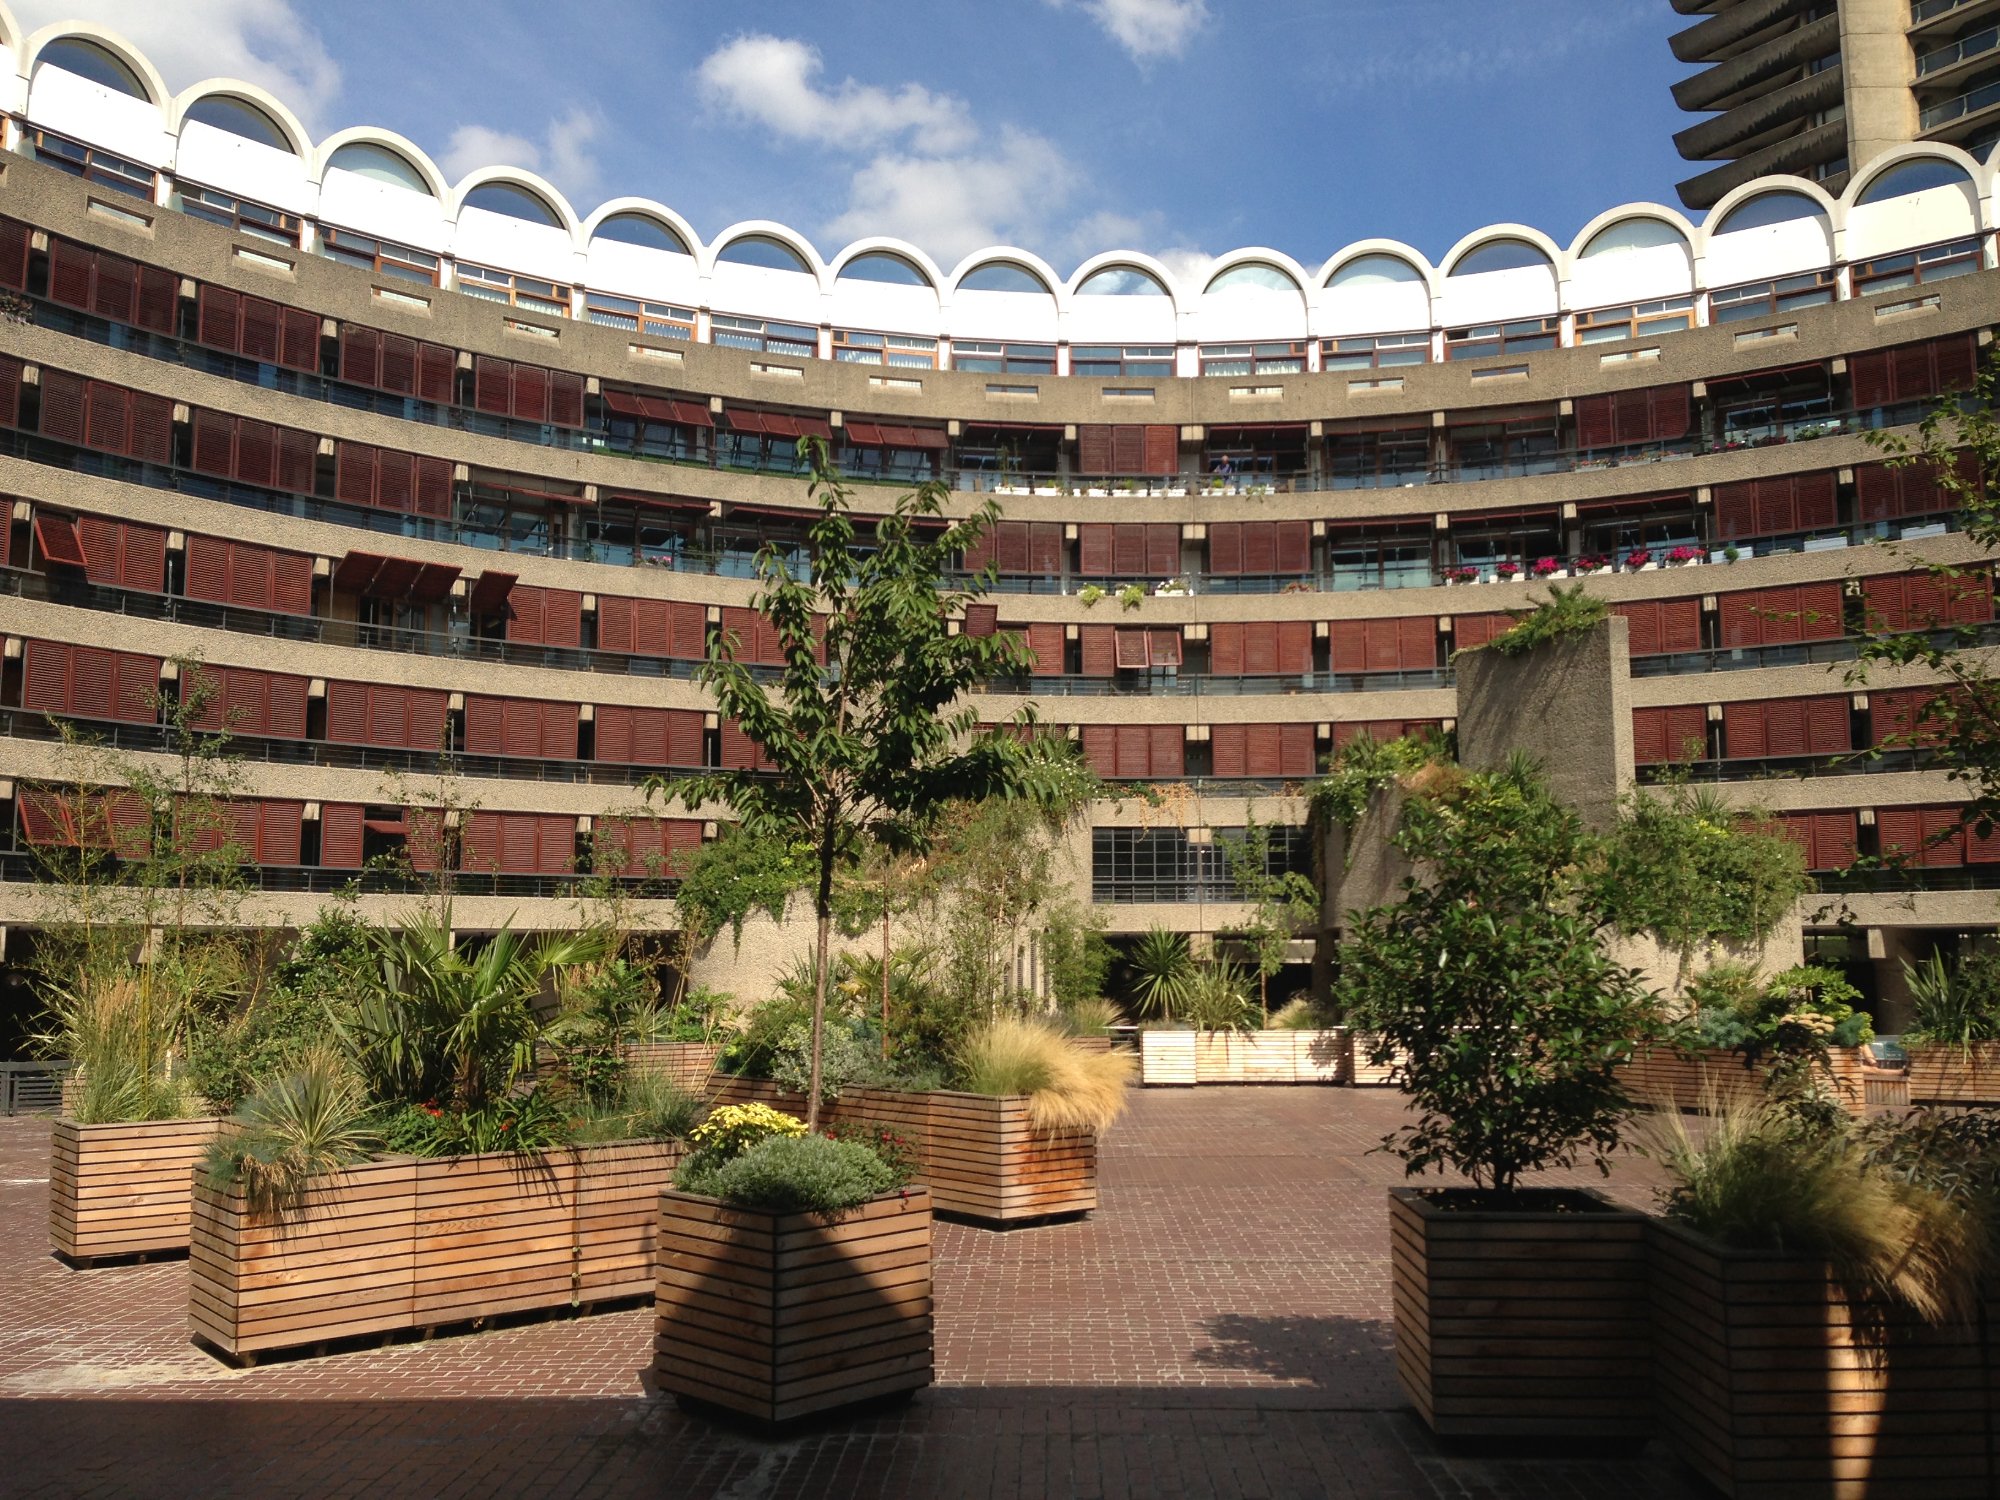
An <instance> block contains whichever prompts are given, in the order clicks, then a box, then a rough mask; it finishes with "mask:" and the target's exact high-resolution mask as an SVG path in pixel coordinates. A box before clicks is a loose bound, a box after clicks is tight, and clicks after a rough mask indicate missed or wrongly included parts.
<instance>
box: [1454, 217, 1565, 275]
mask: <svg viewBox="0 0 2000 1500" xmlns="http://www.w3.org/2000/svg"><path fill="white" fill-rule="evenodd" d="M1499 240H1522V241H1524V242H1526V243H1527V244H1529V245H1532V246H1533V247H1534V248H1535V249H1537V250H1539V251H1541V253H1542V254H1543V255H1544V256H1545V257H1547V259H1548V263H1549V269H1550V270H1552V271H1553V272H1554V273H1555V274H1556V277H1557V278H1558V279H1559V280H1560V279H1561V278H1562V275H1563V272H1564V259H1565V257H1564V252H1563V248H1562V246H1560V245H1558V244H1557V243H1556V242H1555V241H1554V240H1552V239H1550V238H1549V237H1548V236H1547V235H1546V234H1543V233H1542V231H1541V230H1539V229H1532V228H1530V227H1529V226H1528V225H1526V224H1489V225H1487V226H1486V227H1485V228H1484V229H1475V230H1473V231H1472V233H1470V234H1468V235H1466V236H1465V237H1464V238H1463V239H1461V240H1460V241H1459V242H1458V243H1457V244H1455V245H1453V246H1452V247H1451V249H1449V250H1447V251H1446V252H1445V257H1444V259H1443V260H1441V261H1439V262H1438V274H1439V276H1440V277H1441V278H1442V279H1444V280H1446V281H1449V280H1450V279H1451V278H1452V276H1453V275H1454V274H1456V267H1457V265H1458V263H1459V262H1460V261H1462V260H1464V259H1465V258H1466V257H1467V256H1468V255H1470V254H1472V252H1473V251H1475V250H1478V249H1480V248H1482V247H1484V246H1486V245H1490V244H1493V243H1494V242H1496V241H1499ZM1473 274H1475V275H1477V274H1480V273H1478V272H1474V273H1473Z"/></svg>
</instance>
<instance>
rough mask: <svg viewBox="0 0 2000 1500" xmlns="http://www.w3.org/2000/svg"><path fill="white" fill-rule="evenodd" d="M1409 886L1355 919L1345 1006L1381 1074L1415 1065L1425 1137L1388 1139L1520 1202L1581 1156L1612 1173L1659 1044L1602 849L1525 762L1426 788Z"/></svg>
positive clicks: (1408, 822)
mask: <svg viewBox="0 0 2000 1500" xmlns="http://www.w3.org/2000/svg"><path fill="white" fill-rule="evenodd" d="M1393 837H1394V841H1395V844H1396V847H1397V848H1398V849H1400V850H1401V851H1402V852H1403V853H1404V854H1405V855H1407V856H1408V857H1409V858H1410V860H1411V861H1412V864H1413V865H1414V867H1415V874H1414V875H1412V876H1411V877H1410V878H1408V879H1406V880H1405V881H1404V882H1403V889H1402V900H1401V901H1400V902H1398V903H1396V904H1394V905H1389V906H1379V907H1376V908H1374V909H1372V910H1369V911H1363V912H1356V913H1353V914H1351V916H1350V918H1349V934H1350V935H1349V937H1348V939H1347V941H1346V942H1345V943H1344V944H1343V945H1342V947H1341V951H1340V981H1339V990H1338V993H1339V997H1340V999H1341V1001H1342V1002H1343V1004H1344V1008H1345V1010H1346V1013H1347V1015H1348V1017H1349V1019H1350V1020H1351V1021H1352V1022H1353V1023H1354V1025H1355V1026H1356V1028H1357V1029H1358V1030H1361V1031H1364V1032H1370V1033H1373V1034H1374V1035H1375V1036H1376V1038H1377V1041H1376V1044H1375V1060H1376V1061H1377V1062H1385V1061H1387V1060H1389V1059H1390V1058H1391V1057H1393V1056H1394V1055H1395V1054H1396V1053H1398V1052H1401V1053H1403V1054H1405V1055H1406V1057H1407V1061H1406V1062H1405V1063H1404V1064H1403V1068H1404V1085H1405V1087H1406V1088H1407V1090H1408V1091H1409V1093H1410V1095H1411V1098H1412V1101H1413V1103H1414V1106H1415V1108H1416V1110H1417V1113H1418V1119H1417V1122H1416V1123H1415V1124H1414V1125H1409V1126H1406V1127H1404V1128H1402V1129H1400V1130H1398V1131H1396V1132H1394V1133H1393V1134H1392V1135H1390V1136H1389V1137H1387V1139H1386V1141H1385V1144H1387V1145H1389V1146H1390V1147H1391V1148H1392V1149H1394V1150H1395V1151H1396V1152H1397V1153H1398V1154H1400V1155H1401V1156H1402V1157H1403V1159H1404V1162H1405V1165H1406V1166H1407V1168H1408V1171H1409V1173H1410V1175H1412V1176H1416V1175H1418V1174H1420V1173H1423V1172H1426V1171H1429V1170H1431V1169H1433V1168H1435V1169H1437V1170H1440V1171H1442V1170H1445V1169H1447V1168H1455V1169H1457V1170H1458V1171H1460V1172H1463V1173H1464V1174H1465V1175H1466V1176H1468V1177H1470V1178H1471V1179H1472V1181H1473V1182H1474V1183H1475V1184H1476V1185H1477V1186H1479V1187H1483V1188H1490V1189H1494V1190H1496V1191H1503V1192H1504V1191H1510V1190H1512V1189H1513V1188H1515V1187H1516V1186H1518V1184H1519V1180H1520V1178H1521V1176H1522V1174H1523V1173H1526V1172H1530V1171H1533V1170H1536V1169H1538V1168H1541V1167H1546V1166H1569V1165H1572V1164H1573V1163H1574V1162H1575V1161H1576V1160H1577V1159H1578V1157H1579V1156H1587V1158H1588V1159H1590V1160H1592V1161H1594V1162H1595V1163H1596V1164H1597V1165H1598V1167H1599V1168H1600V1169H1605V1170H1608V1158H1609V1156H1610V1153H1611V1152H1612V1151H1613V1150H1615V1149H1616V1146H1617V1142H1618V1126H1619V1122H1620V1120H1621V1119H1622V1118H1623V1116H1624V1114H1625V1113H1626V1111H1627V1109H1628V1108H1629V1103H1628V1101H1627V1099H1626V1097H1625V1094H1624V1091H1623V1089H1622V1088H1621V1087H1620V1086H1619V1083H1618V1079H1617V1076H1616V1073H1617V1069H1618V1067H1619V1065H1620V1064H1622V1063H1624V1062H1625V1061H1627V1060H1628V1059H1629V1058H1630V1057H1631V1056H1632V1055H1633V1053H1634V1051H1635V1049H1637V1048H1639V1047H1641V1046H1643V1045H1645V1044H1647V1043H1648V1042H1649V1041H1650V1040H1651V1039H1652V1038H1654V1037H1656V1036H1658V1035H1661V1034H1662V1027H1661V1022H1660V1018H1659V1016H1658V1014H1657V1012H1656V1009H1655V1002H1654V1000H1653V997H1652V996H1650V995H1648V994H1647V993H1646V992H1645V990H1644V989H1643V988H1642V987H1641V986H1640V984H1639V981H1638V976H1637V975H1636V974H1635V973H1634V972H1633V971H1631V970H1629V969H1625V968H1622V967H1620V966H1619V965H1618V964H1616V963H1614V962H1612V960H1611V959H1610V957H1609V956H1608V955H1607V954H1606V952H1605V949H1604V942H1603V939H1604V935H1605V932H1606V930H1607V928H1608V927H1609V925H1610V913H1609V912H1608V911H1606V910H1605V909H1604V907H1603V905H1602V901H1601V888H1600V887H1598V886H1597V885H1596V884H1595V883H1594V882H1593V881H1592V880H1591V879H1590V876H1589V873H1588V870H1589V866H1590V864H1591V861H1592V858H1593V854H1594V851H1593V848H1592V845H1593V842H1594V841H1593V839H1592V837H1591V835H1590V834H1589V833H1588V831H1587V830H1586V829H1585V828H1584V826H1583V823H1582V820H1581V819H1580V818H1579V817H1578V816H1577V815H1576V813H1575V812H1573V811H1572V810H1571V809H1569V808H1566V807H1564V806H1562V805H1561V804H1560V803H1558V802H1557V801H1555V799H1554V798H1553V797H1551V796H1550V795H1549V792H1548V789H1547V787H1546V786H1545V784H1544V783H1543V782H1542V780H1541V778H1540V775H1539V774H1538V772H1537V771H1536V770H1535V768H1534V767H1533V765H1532V764H1531V763H1528V762H1526V761H1525V760H1518V759H1517V760H1516V761H1515V762H1513V763H1510V764H1509V765H1507V766H1505V767H1503V768H1501V769H1500V770H1498V771H1493V772H1485V773H1465V772H1460V773H1456V774H1454V775H1450V776H1438V777H1434V778H1433V779H1432V781H1431V782H1430V784H1429V785H1428V786H1427V788H1426V790H1425V791H1424V792H1423V793H1422V794H1421V795H1419V794H1415V793H1413V794H1412V795H1411V796H1410V797H1409V798H1408V800H1407V801H1406V803H1405V805H1404V811H1403V815H1402V819H1401V822H1400V824H1399V826H1398V828H1397V830H1396V832H1395V834H1394V836H1393Z"/></svg>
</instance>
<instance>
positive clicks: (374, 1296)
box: [188, 1141, 680, 1357]
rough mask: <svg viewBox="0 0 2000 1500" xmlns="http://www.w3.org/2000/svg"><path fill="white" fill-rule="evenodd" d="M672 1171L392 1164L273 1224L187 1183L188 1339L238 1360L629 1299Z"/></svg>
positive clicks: (535, 1155) (595, 1163)
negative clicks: (190, 1214)
mask: <svg viewBox="0 0 2000 1500" xmlns="http://www.w3.org/2000/svg"><path fill="white" fill-rule="evenodd" d="M679 1160H680V1148H679V1147H678V1146H673V1145H668V1144H665V1143H660V1142H652V1141H634V1142H625V1143H621V1144H617V1145H609V1146H585V1147H580V1148H576V1149H554V1150H547V1151H528V1152H521V1153H518V1154H517V1153H504V1152H502V1153H493V1154H489V1155H480V1156H461V1157H439V1158H428V1159H420V1158H415V1157H397V1158H392V1159H389V1160H385V1161H377V1162H368V1163H366V1164H364V1165H361V1166H357V1167H352V1168H349V1169H348V1170H347V1171H344V1172H339V1173H334V1174H330V1175H328V1176H327V1177H324V1178H321V1179H318V1180H316V1181H315V1183H314V1184H313V1187H312V1190H311V1192H310V1193H309V1194H308V1197H307V1202H306V1206H305V1208H304V1209H303V1210H302V1211H300V1212H298V1213H296V1214H293V1215H289V1216H286V1217H283V1218H281V1219H278V1220H276V1221H272V1220H268V1219H264V1218H262V1217H259V1216H256V1215H253V1214H252V1213H251V1212H250V1206H249V1204H248V1203H247V1202H246V1201H245V1199H244V1197H243V1195H242V1194H241V1193H238V1192H230V1193H219V1192H216V1191H215V1190H214V1189H212V1188H210V1187H208V1186H207V1185H206V1184H204V1183H197V1184H196V1185H195V1189H194V1226H193V1240H192V1244H191V1246H190V1250H189V1255H188V1271H189V1277H188V1326H189V1329H190V1331H191V1333H192V1334H193V1336H194V1337H195V1338H196V1339H197V1340H199V1341H201V1342H203V1343H206V1344H209V1345H212V1346H213V1347H215V1348H216V1349H219V1350H221V1351H222V1352H223V1353H224V1354H227V1355H232V1356H239V1357H240V1356H245V1355H251V1354H255V1353H257V1352H259V1351H261V1350H266V1349H285V1348H294V1347H297V1346H300V1345H304V1344H316V1343H323V1342H326V1341H328V1340H332V1339H340V1338H348V1337H351V1336H353V1335H356V1334H364V1333H384V1332H391V1331H397V1330H405V1329H419V1328H438V1327H443V1326H446V1325H449V1324H454V1323H464V1322H469V1321H472V1320H475V1319H480V1318H489V1317H497V1316H499V1315H501V1314H503V1313H514V1312H529V1311H537V1310H546V1309H551V1308H562V1307H581V1306H587V1305H589V1304H591V1303H596V1302H610V1301H616V1300H618V1299H620V1298H625V1297H639V1296H644V1295H646V1294H647V1293H649V1292H650V1291H651V1290H652V1288H653V1241H654V1236H655V1233H656V1228H655V1222H656V1216H657V1198H658V1194H659V1193H660V1191H661V1189H663V1188H664V1187H666V1186H667V1185H668V1184H669V1183H670V1182H671V1181H672V1178H673V1171H674V1167H675V1166H676V1165H677V1164H678V1162H679Z"/></svg>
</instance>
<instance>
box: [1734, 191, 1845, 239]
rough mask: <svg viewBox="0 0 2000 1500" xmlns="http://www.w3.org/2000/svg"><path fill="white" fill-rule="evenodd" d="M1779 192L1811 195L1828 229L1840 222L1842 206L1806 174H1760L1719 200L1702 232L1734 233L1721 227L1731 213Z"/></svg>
mask: <svg viewBox="0 0 2000 1500" xmlns="http://www.w3.org/2000/svg"><path fill="white" fill-rule="evenodd" d="M1778 193H1791V194H1795V195H1797V196H1799V197H1803V198H1810V199H1812V201H1813V202H1814V203H1815V204H1817V205H1818V206H1819V211H1820V213H1821V215H1822V216H1824V217H1825V219H1826V222H1827V226H1828V227H1829V228H1831V227H1833V225H1834V224H1835V223H1836V222H1838V219H1837V216H1838V212H1839V205H1838V204H1837V203H1835V202H1834V200H1833V199H1832V198H1831V197H1830V196H1829V195H1828V194H1827V191H1826V189H1825V188H1823V187H1821V186H1820V185H1819V184H1818V183H1816V182H1811V181H1808V180H1807V179H1806V178H1803V177H1759V178H1757V179H1755V180H1754V181H1751V182H1746V183H1744V184H1743V185H1742V186H1741V187H1738V188H1734V189H1731V190H1730V191H1729V192H1727V193H1724V194H1723V195H1722V196H1721V197H1720V198H1718V199H1717V200H1716V203H1715V207H1713V208H1711V209H1710V210H1709V211H1708V217H1707V218H1706V219H1704V220H1703V221H1702V226H1701V227H1702V233H1703V234H1704V235H1705V236H1706V237H1708V238H1710V239H1712V238H1714V237H1715V236H1716V235H1718V234H1726V233H1731V232H1733V231H1729V230H1725V229H1724V228H1723V227H1722V226H1723V225H1724V224H1726V223H1728V222H1729V216H1730V215H1731V214H1733V213H1735V212H1736V210H1737V209H1739V208H1741V207H1742V206H1743V205H1744V204H1746V203H1748V202H1750V201H1751V200H1752V199H1753V198H1768V197H1771V196H1772V195H1774V194H1778Z"/></svg>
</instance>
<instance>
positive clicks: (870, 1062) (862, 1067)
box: [770, 1021, 883, 1104]
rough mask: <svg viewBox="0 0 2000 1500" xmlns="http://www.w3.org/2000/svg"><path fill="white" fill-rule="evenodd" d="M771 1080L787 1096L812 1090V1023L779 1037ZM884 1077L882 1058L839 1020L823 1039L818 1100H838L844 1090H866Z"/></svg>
mask: <svg viewBox="0 0 2000 1500" xmlns="http://www.w3.org/2000/svg"><path fill="white" fill-rule="evenodd" d="M770 1076H771V1081H772V1082H773V1083H775V1084H777V1085H778V1087H779V1088H781V1089H784V1090H785V1091H786V1092H787V1093H793V1094H803V1093H805V1092H806V1091H807V1090H808V1089H810V1088H811V1087H812V1081H813V1056H812V1023H811V1022H810V1021H799V1022H795V1023H794V1024H793V1025H792V1026H791V1027H790V1028H789V1029H787V1030H786V1031H785V1033H784V1034H783V1035H782V1036H780V1037H779V1038H778V1041H777V1045H776V1046H775V1047H773V1048H772V1052H771V1075H770ZM882 1078H883V1069H882V1058H881V1054H880V1052H879V1051H878V1049H877V1048H876V1047H874V1046H871V1045H870V1044H869V1042H868V1041H867V1040H865V1039H864V1037H863V1036H862V1035H860V1034H858V1032H857V1028H856V1027H855V1026H854V1025H853V1024H850V1023H843V1022H840V1021H836V1022H834V1023H833V1024H830V1025H828V1026H827V1027H826V1028H825V1029H824V1031H823V1032H822V1033H821V1037H820V1059H819V1098H820V1102H821V1103H822V1104H830V1103H832V1102H833V1101H834V1100H836V1099H838V1098H839V1097H840V1095H841V1091H842V1090H843V1089H853V1088H865V1087H867V1086H869V1085H870V1084H875V1083H879V1082H881V1081H882Z"/></svg>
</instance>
